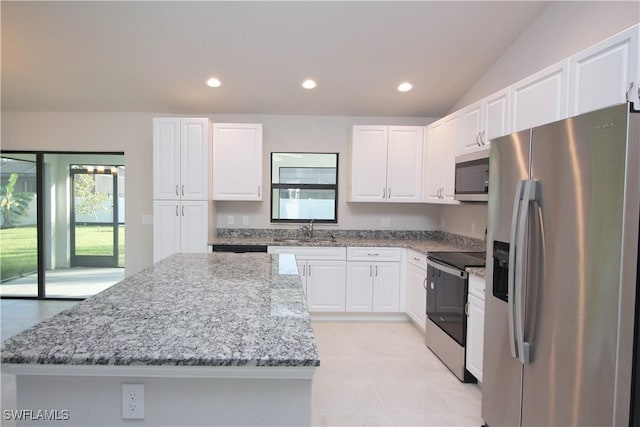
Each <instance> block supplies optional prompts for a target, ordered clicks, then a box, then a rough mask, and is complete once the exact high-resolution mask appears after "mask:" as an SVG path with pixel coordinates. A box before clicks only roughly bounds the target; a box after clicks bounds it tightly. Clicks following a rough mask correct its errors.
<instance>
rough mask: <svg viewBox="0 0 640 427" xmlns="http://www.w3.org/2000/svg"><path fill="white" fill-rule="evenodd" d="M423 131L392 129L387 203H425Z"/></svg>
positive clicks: (407, 128)
mask: <svg viewBox="0 0 640 427" xmlns="http://www.w3.org/2000/svg"><path fill="white" fill-rule="evenodd" d="M423 146H424V127H422V126H390V127H389V140H388V145H387V201H388V202H397V203H418V202H421V201H422V158H423V153H422V150H423Z"/></svg>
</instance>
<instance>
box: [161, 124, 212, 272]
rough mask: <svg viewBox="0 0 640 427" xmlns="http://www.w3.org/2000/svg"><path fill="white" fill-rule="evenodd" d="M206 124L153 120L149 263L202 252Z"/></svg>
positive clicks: (206, 193)
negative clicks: (151, 230)
mask: <svg viewBox="0 0 640 427" xmlns="http://www.w3.org/2000/svg"><path fill="white" fill-rule="evenodd" d="M210 135H211V131H210V122H209V120H208V119H201V118H155V119H153V261H154V262H157V261H159V260H161V259H163V258H165V257H167V256H169V255H171V254H173V253H176V252H203V253H204V252H207V236H208V219H209V201H208V200H209V180H210V179H209V145H210Z"/></svg>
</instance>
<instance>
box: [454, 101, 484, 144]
mask: <svg viewBox="0 0 640 427" xmlns="http://www.w3.org/2000/svg"><path fill="white" fill-rule="evenodd" d="M482 107H483V104H482V102H481V101H479V102H475V103H473V104H471V105H469V106H468V107H465V108H463V109H462V110H461V111H460V113H459V114H460V129H459V132H460V133H459V135H458V138H457V141H456V156H459V155H461V154H466V153H472V152H474V151H478V150H481V149H483V148H484V147H483V143H482V141H481V139H480V138H481V137H482V132H483V130H484V109H483V108H482Z"/></svg>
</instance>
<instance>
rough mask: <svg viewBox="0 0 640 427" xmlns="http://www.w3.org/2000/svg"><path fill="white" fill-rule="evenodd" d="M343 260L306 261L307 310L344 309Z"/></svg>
mask: <svg viewBox="0 0 640 427" xmlns="http://www.w3.org/2000/svg"><path fill="white" fill-rule="evenodd" d="M345 264H346V262H345V261H318V260H309V261H307V307H308V308H309V311H335V312H341V311H344V310H345V277H346V274H345V270H346V265H345Z"/></svg>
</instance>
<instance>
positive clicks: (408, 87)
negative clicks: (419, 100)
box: [398, 82, 413, 92]
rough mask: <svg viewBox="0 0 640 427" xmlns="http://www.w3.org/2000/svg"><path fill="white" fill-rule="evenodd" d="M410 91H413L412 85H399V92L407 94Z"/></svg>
mask: <svg viewBox="0 0 640 427" xmlns="http://www.w3.org/2000/svg"><path fill="white" fill-rule="evenodd" d="M411 89H413V85H412V84H411V83H409V82H404V83H400V85H399V86H398V90H399V91H400V92H409V91H410V90H411Z"/></svg>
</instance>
